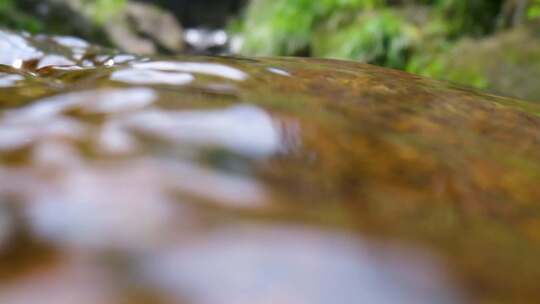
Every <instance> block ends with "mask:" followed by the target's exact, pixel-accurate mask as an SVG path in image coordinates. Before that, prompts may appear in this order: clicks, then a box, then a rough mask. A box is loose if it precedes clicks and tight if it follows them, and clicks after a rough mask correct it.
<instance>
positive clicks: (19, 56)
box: [0, 31, 43, 68]
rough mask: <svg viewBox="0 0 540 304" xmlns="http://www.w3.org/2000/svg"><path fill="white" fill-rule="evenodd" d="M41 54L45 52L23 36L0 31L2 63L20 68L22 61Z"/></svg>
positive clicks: (0, 62) (0, 59) (0, 57)
mask: <svg viewBox="0 0 540 304" xmlns="http://www.w3.org/2000/svg"><path fill="white" fill-rule="evenodd" d="M41 56H43V53H42V52H40V51H38V50H37V49H36V48H34V47H33V46H31V45H30V44H28V42H27V41H26V39H24V38H23V37H21V36H19V35H15V34H11V33H8V32H4V31H0V64H2V65H8V66H13V67H15V68H19V67H20V66H19V65H20V63H21V62H22V61H25V60H30V59H36V58H40V57H41Z"/></svg>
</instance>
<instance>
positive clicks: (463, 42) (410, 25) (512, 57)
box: [0, 0, 540, 100]
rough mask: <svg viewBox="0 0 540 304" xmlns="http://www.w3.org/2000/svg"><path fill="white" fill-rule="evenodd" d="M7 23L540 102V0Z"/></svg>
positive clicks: (325, 1) (37, 11) (160, 49)
mask: <svg viewBox="0 0 540 304" xmlns="http://www.w3.org/2000/svg"><path fill="white" fill-rule="evenodd" d="M0 26H3V27H8V28H12V29H17V30H25V31H29V32H32V33H47V34H59V35H75V36H79V37H82V38H85V39H87V40H89V41H91V42H93V43H97V44H102V45H106V46H110V47H114V48H118V49H122V50H124V51H127V52H132V53H138V54H167V55H171V54H205V55H206V54H210V55H223V54H233V55H245V56H306V57H323V58H337V59H348V60H355V61H359V62H365V63H371V64H375V65H380V66H385V67H390V68H395V69H400V70H404V71H408V72H411V73H416V74H420V75H423V76H428V77H433V78H436V79H443V80H449V81H452V82H456V83H459V84H464V85H468V86H472V87H476V88H480V89H485V90H487V91H490V92H494V93H498V94H502V95H507V96H514V97H519V98H523V99H529V100H540V85H538V84H539V83H538V79H540V0H155V1H150V0H147V1H142V0H141V1H134V0H39V1H37V0H0Z"/></svg>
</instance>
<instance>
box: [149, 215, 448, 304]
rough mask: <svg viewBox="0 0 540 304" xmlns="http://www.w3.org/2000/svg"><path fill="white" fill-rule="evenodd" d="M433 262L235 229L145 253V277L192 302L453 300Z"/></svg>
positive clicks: (368, 247)
mask: <svg viewBox="0 0 540 304" xmlns="http://www.w3.org/2000/svg"><path fill="white" fill-rule="evenodd" d="M419 257H422V258H423V259H421V260H420V259H419ZM432 262H433V261H432V260H431V259H430V258H429V257H428V256H425V255H422V254H421V253H420V252H413V251H410V250H407V249H404V248H402V247H399V246H395V247H384V246H377V245H375V244H372V243H369V242H361V241H360V240H358V239H355V238H351V237H349V236H346V235H342V234H340V233H330V232H321V231H317V230H309V229H304V228H299V227H296V228H295V227H286V226H285V227H272V226H266V227H265V226H262V227H258V226H241V227H234V228H233V227H226V228H223V229H221V230H220V231H217V232H213V233H211V234H209V235H208V236H206V237H205V238H202V239H200V240H197V241H194V242H187V243H186V244H182V245H178V246H172V247H171V248H166V249H165V250H163V251H162V252H159V253H157V254H151V255H148V256H146V257H145V258H144V261H143V267H144V271H143V275H144V276H145V279H147V280H150V282H151V284H153V285H155V286H156V287H157V288H160V289H163V290H164V292H165V293H166V294H167V296H169V297H171V298H178V297H183V298H186V299H188V301H189V302H190V303H203V304H225V303H238V304H249V303H283V304H330V303H358V301H359V300H360V301H361V302H362V303H380V304H391V303H404V304H405V303H411V304H413V303H414V304H422V303H425V304H428V303H429V304H435V303H458V299H457V297H456V295H455V294H453V293H452V291H451V289H449V288H448V287H447V286H444V285H443V284H445V283H446V284H448V282H443V281H441V280H440V276H441V274H440V273H439V272H438V270H437V268H436V267H435V266H434V264H433V263H432Z"/></svg>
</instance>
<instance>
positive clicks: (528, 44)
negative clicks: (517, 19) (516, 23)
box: [414, 23, 540, 101]
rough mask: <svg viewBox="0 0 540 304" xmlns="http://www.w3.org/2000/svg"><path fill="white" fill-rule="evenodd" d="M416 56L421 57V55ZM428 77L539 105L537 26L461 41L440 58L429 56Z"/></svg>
mask: <svg viewBox="0 0 540 304" xmlns="http://www.w3.org/2000/svg"><path fill="white" fill-rule="evenodd" d="M419 56H423V55H422V53H421V52H420V55H419ZM427 58H429V59H428V60H426V62H428V64H426V65H425V66H424V67H422V68H419V69H415V70H414V71H415V72H420V74H424V75H427V76H431V77H435V78H438V79H443V80H449V81H452V82H455V83H460V84H464V85H469V86H473V87H476V88H481V89H486V90H488V91H490V92H493V93H497V94H502V95H507V96H513V97H519V98H523V99H528V100H535V101H540V86H538V79H540V25H539V24H538V23H535V24H529V25H525V26H521V27H519V28H515V29H513V30H509V31H505V32H501V33H498V34H496V35H494V36H491V37H488V38H485V39H482V40H472V39H463V40H462V41H460V42H458V43H457V45H456V46H455V47H452V48H450V49H449V50H448V51H446V52H444V53H443V54H441V55H428V56H427Z"/></svg>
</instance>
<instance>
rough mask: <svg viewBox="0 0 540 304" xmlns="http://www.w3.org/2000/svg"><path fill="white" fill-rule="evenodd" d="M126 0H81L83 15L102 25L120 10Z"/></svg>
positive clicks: (124, 5)
mask: <svg viewBox="0 0 540 304" xmlns="http://www.w3.org/2000/svg"><path fill="white" fill-rule="evenodd" d="M126 4H127V0H82V2H81V6H82V11H83V13H84V15H85V16H86V17H87V18H89V19H90V20H92V21H93V22H94V23H96V24H97V25H103V24H105V23H106V22H107V21H109V20H111V19H112V18H114V17H115V16H116V15H117V14H119V13H120V12H122V10H123V9H124V8H125V7H126Z"/></svg>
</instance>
